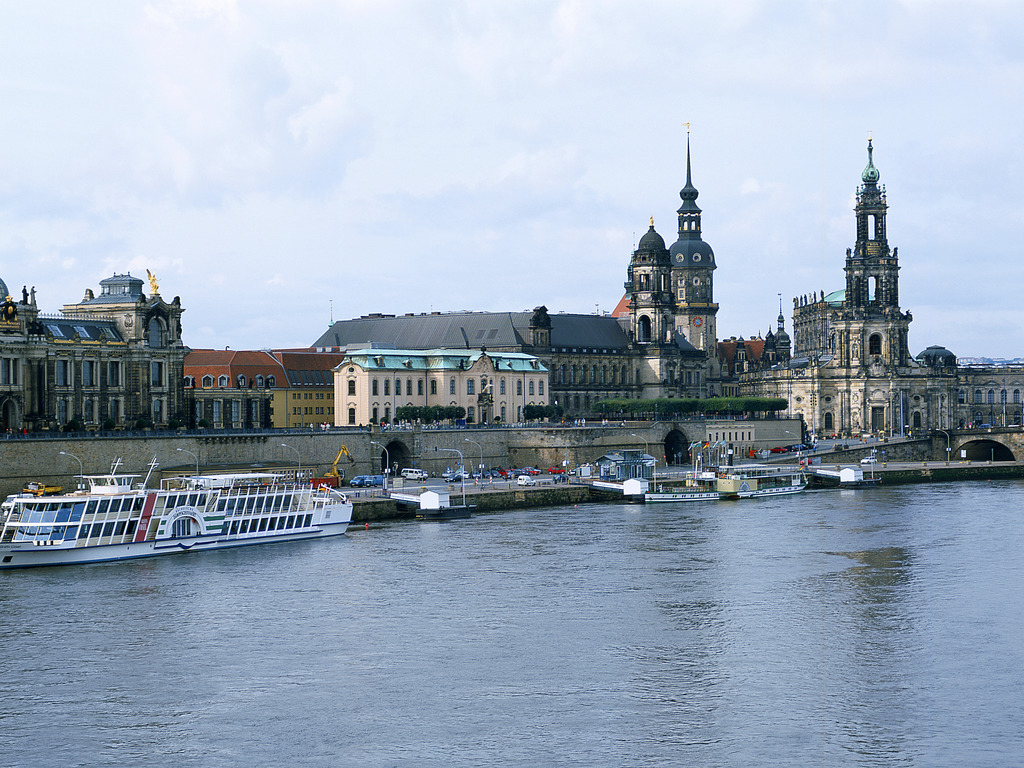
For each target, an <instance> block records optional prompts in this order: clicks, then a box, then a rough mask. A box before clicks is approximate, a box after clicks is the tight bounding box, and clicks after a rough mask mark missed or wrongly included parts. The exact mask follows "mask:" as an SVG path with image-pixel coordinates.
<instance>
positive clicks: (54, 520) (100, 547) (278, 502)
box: [0, 462, 352, 569]
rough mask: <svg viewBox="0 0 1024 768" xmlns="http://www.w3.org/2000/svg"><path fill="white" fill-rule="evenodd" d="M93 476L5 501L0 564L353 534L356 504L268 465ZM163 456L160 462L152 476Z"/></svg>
mask: <svg viewBox="0 0 1024 768" xmlns="http://www.w3.org/2000/svg"><path fill="white" fill-rule="evenodd" d="M118 463H119V462H115V464H114V467H113V468H112V469H111V472H110V474H106V475H86V476H85V477H84V478H83V479H84V480H85V481H86V482H87V485H88V487H87V489H86V490H82V491H76V492H73V493H66V494H60V495H52V496H36V495H35V494H33V493H27V492H26V493H18V494H14V495H12V496H8V497H7V499H6V501H4V502H3V504H0V569H7V568H25V567H30V566H41V565H67V564H71V563H96V562H106V561H111V560H128V559H133V558H139V557H152V556H154V555H166V554H172V553H180V552H202V551H206V550H211V549H224V548H227V547H240V546H247V545H250V544H263V543H271V542H280V541H297V540H299V539H314V538H321V537H324V536H337V535H340V534H343V533H344V532H345V530H346V529H347V528H348V525H349V523H350V522H351V521H352V503H351V502H350V501H349V500H348V498H347V497H346V496H345V495H344V494H342V493H340V492H338V491H336V490H335V489H333V488H327V487H318V488H314V487H313V486H312V485H311V484H309V483H293V482H285V481H284V480H283V479H282V478H281V477H280V476H279V475H275V474H272V473H267V472H250V473H241V474H219V475H196V476H192V477H174V478H168V479H166V480H164V481H163V482H162V483H161V487H160V488H159V489H151V488H147V487H146V481H148V479H149V475H147V476H146V481H143V482H141V483H137V482H136V478H138V477H139V475H125V474H117V473H116V469H117V464H118ZM155 466H156V463H155V462H153V463H152V464H150V474H152V472H153V468H155Z"/></svg>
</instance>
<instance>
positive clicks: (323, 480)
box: [313, 445, 356, 488]
mask: <svg viewBox="0 0 1024 768" xmlns="http://www.w3.org/2000/svg"><path fill="white" fill-rule="evenodd" d="M342 456H344V457H346V458H347V459H348V462H349V464H355V463H356V460H355V459H354V458H352V454H351V453H349V452H348V447H347V446H345V445H342V446H341V450H339V451H338V455H337V456H335V457H334V463H333V464H332V465H331V468H330V469H329V470H327V471H326V472H324V476H323V477H318V478H316V479H315V480H313V486H314V487H316V486H320V485H329V486H330V487H332V488H337V487H338V485H339V484H340V483H341V481H342V480H344V479H345V470H344V469H342V470H339V469H338V462H340V461H341V457H342Z"/></svg>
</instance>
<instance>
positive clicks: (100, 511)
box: [97, 499, 110, 515]
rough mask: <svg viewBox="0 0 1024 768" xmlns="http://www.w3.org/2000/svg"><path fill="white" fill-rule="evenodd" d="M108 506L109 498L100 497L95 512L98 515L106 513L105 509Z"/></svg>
mask: <svg viewBox="0 0 1024 768" xmlns="http://www.w3.org/2000/svg"><path fill="white" fill-rule="evenodd" d="M109 507H110V499H102V500H101V501H100V506H99V509H98V510H97V513H98V514H100V515H105V514H107V509H108V508H109Z"/></svg>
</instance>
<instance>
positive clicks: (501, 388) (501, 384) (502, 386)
mask: <svg viewBox="0 0 1024 768" xmlns="http://www.w3.org/2000/svg"><path fill="white" fill-rule="evenodd" d="M498 394H501V395H504V394H505V380H504V379H501V380H500V381H499V382H498Z"/></svg>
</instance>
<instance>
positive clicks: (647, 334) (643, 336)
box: [636, 315, 651, 344]
mask: <svg viewBox="0 0 1024 768" xmlns="http://www.w3.org/2000/svg"><path fill="white" fill-rule="evenodd" d="M636 340H637V341H639V342H640V343H641V344H646V343H647V342H649V341H650V340H651V318H649V317H647V315H643V316H642V317H641V318H640V319H639V320H637V321H636Z"/></svg>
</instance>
